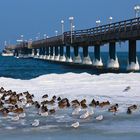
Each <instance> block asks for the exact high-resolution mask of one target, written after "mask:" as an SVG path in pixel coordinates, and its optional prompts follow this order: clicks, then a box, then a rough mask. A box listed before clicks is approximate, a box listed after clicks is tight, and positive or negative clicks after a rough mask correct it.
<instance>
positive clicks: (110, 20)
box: [109, 16, 113, 24]
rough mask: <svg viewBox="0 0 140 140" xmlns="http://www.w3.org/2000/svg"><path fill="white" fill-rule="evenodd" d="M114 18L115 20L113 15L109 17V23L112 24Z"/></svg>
mask: <svg viewBox="0 0 140 140" xmlns="http://www.w3.org/2000/svg"><path fill="white" fill-rule="evenodd" d="M112 20H113V17H111V16H110V17H109V23H110V24H111V23H112Z"/></svg>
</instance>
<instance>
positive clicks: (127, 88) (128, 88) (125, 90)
mask: <svg viewBox="0 0 140 140" xmlns="http://www.w3.org/2000/svg"><path fill="white" fill-rule="evenodd" d="M130 89H131V87H130V86H127V87H126V88H125V89H124V90H123V92H127V91H129V90H130Z"/></svg>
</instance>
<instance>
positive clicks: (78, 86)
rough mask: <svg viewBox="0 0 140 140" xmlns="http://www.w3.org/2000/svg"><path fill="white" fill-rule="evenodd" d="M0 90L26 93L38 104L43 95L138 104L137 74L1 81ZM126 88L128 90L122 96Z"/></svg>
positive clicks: (55, 76) (69, 74) (138, 77)
mask: <svg viewBox="0 0 140 140" xmlns="http://www.w3.org/2000/svg"><path fill="white" fill-rule="evenodd" d="M0 86H3V87H4V88H5V89H7V90H9V89H12V90H13V91H17V92H23V91H27V90H28V91H29V92H31V93H32V94H34V95H35V98H36V99H37V100H40V99H41V97H42V95H44V94H48V95H50V96H52V95H54V94H55V95H57V96H62V97H68V98H69V99H75V98H76V97H78V98H79V99H80V98H81V99H82V98H84V97H85V98H87V100H91V97H94V98H96V99H97V100H101V101H102V100H111V101H112V102H114V101H115V102H117V101H118V102H125V103H129V102H131V103H132V101H133V102H135V101H139V100H140V93H139V91H140V74H139V73H128V74H112V73H108V74H102V75H99V76H97V75H91V74H88V73H82V74H74V73H67V74H49V75H43V76H40V77H38V78H35V79H31V80H20V79H12V78H4V77H0ZM128 86H130V87H131V89H130V90H129V91H128V92H123V90H124V89H125V88H126V87H128Z"/></svg>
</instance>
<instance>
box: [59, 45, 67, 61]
mask: <svg viewBox="0 0 140 140" xmlns="http://www.w3.org/2000/svg"><path fill="white" fill-rule="evenodd" d="M59 61H61V62H65V61H66V57H65V56H64V47H63V46H60V57H59Z"/></svg>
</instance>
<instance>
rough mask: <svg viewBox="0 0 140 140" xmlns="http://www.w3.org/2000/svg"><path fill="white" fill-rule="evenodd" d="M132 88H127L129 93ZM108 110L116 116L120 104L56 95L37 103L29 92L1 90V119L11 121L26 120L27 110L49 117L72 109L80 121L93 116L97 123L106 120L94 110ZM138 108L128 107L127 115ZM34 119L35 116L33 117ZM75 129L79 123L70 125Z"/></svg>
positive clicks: (45, 97) (37, 122)
mask: <svg viewBox="0 0 140 140" xmlns="http://www.w3.org/2000/svg"><path fill="white" fill-rule="evenodd" d="M128 89H130V87H129V88H128V87H127V88H126V89H125V90H124V91H127V90H128ZM104 107H106V108H107V111H108V112H111V113H112V114H113V115H116V113H117V112H119V109H118V108H119V104H118V103H114V104H111V103H110V101H103V102H99V101H97V100H95V99H91V101H90V103H87V100H86V99H82V100H80V101H79V100H78V99H74V100H69V99H68V98H62V97H60V96H59V97H57V96H56V95H54V96H52V97H49V95H48V94H45V95H43V96H42V100H41V101H36V100H35V98H34V95H33V94H30V93H29V92H28V91H26V92H23V93H16V92H14V91H12V90H5V89H4V88H3V87H1V88H0V117H3V118H7V117H8V116H12V117H11V121H19V120H20V119H22V118H26V116H27V115H28V114H27V113H30V111H28V112H27V109H30V108H34V109H35V111H36V114H37V115H39V116H40V117H44V118H45V117H46V119H47V117H48V116H51V115H53V114H57V113H58V110H61V111H63V110H65V109H69V108H70V109H71V115H72V116H73V117H74V116H77V117H78V118H79V119H82V120H85V119H87V118H89V117H91V116H94V117H95V119H96V120H97V121H102V120H104V116H103V115H102V114H100V115H96V113H95V112H94V110H95V109H96V108H104ZM137 109H138V106H137V105H135V104H132V105H130V106H128V107H127V109H126V113H127V114H132V113H133V111H135V110H137ZM33 117H34V116H33ZM30 125H31V126H32V127H37V126H39V125H40V120H39V119H34V120H33V122H32V123H31V124H30ZM70 126H71V127H73V128H78V127H79V126H80V122H79V121H73V122H72V123H71V124H70Z"/></svg>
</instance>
